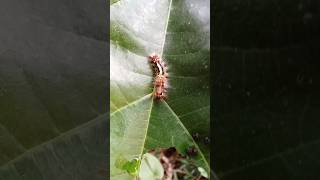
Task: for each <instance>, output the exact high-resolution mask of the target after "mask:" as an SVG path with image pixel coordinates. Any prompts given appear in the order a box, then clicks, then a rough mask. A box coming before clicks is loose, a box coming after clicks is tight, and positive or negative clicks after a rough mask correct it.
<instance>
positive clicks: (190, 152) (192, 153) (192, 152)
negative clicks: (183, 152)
mask: <svg viewBox="0 0 320 180" xmlns="http://www.w3.org/2000/svg"><path fill="white" fill-rule="evenodd" d="M197 154H198V151H197V149H196V148H195V147H194V146H190V147H188V148H187V155H188V156H190V157H192V156H196V155H197Z"/></svg>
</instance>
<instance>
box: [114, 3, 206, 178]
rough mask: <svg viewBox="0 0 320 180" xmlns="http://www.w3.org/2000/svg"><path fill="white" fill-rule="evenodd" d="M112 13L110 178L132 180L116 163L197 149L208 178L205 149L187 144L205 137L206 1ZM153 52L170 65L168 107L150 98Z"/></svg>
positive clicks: (131, 6) (121, 6) (124, 7)
mask: <svg viewBox="0 0 320 180" xmlns="http://www.w3.org/2000/svg"><path fill="white" fill-rule="evenodd" d="M110 9H111V21H112V24H113V26H112V27H111V31H110V34H111V44H110V54H111V57H110V60H111V62H110V73H111V76H110V90H111V92H110V112H111V116H110V117H111V119H110V126H111V133H110V141H111V152H110V153H111V154H110V157H111V158H110V172H111V179H133V177H132V176H130V175H128V174H127V173H126V172H125V171H123V170H121V169H119V168H116V167H115V162H116V161H117V159H119V158H120V157H121V156H124V158H126V159H133V158H137V157H138V158H142V154H144V152H146V151H148V150H151V149H153V148H159V147H171V146H174V147H176V148H177V149H178V150H179V151H180V152H181V153H185V152H186V149H187V148H188V147H190V146H195V147H196V148H197V149H198V152H199V153H198V155H197V156H196V157H194V159H195V160H196V162H197V164H198V165H199V166H201V167H204V169H205V170H206V171H207V172H209V163H208V162H209V146H207V145H205V144H204V143H203V140H200V141H199V142H195V141H194V140H193V139H192V137H191V134H193V133H195V132H197V133H199V134H200V135H201V137H206V136H209V131H210V129H209V127H210V118H209V116H210V92H209V67H210V62H209V59H210V47H209V39H210V33H209V31H210V28H209V20H210V17H209V1H208V0H203V1H197V0H188V1H185V0H173V1H170V0H166V1H163V0H155V1H149V0H141V1H128V0H122V1H120V2H118V3H116V4H113V5H112V6H111V7H110ZM114 27H117V28H114ZM152 52H156V53H158V54H159V55H161V56H162V57H163V58H164V59H165V61H166V63H167V64H168V68H169V70H168V73H169V84H170V88H169V89H168V98H167V99H166V100H157V99H154V98H153V85H152V83H153V72H152V68H151V67H150V64H149V62H148V59H147V57H148V55H149V54H150V53H152Z"/></svg>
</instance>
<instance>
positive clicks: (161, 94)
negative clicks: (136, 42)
mask: <svg viewBox="0 0 320 180" xmlns="http://www.w3.org/2000/svg"><path fill="white" fill-rule="evenodd" d="M149 60H150V62H151V65H152V67H153V70H154V71H153V73H154V76H155V78H154V83H153V84H154V89H155V90H154V97H155V98H157V99H165V98H166V94H167V88H168V74H167V65H166V64H165V63H164V61H163V60H162V59H161V58H160V57H159V56H158V55H157V54H156V53H152V54H150V55H149Z"/></svg>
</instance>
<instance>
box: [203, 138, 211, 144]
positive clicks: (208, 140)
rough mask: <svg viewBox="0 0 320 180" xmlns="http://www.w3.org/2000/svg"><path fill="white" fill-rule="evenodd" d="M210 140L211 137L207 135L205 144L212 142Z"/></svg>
mask: <svg viewBox="0 0 320 180" xmlns="http://www.w3.org/2000/svg"><path fill="white" fill-rule="evenodd" d="M210 142H211V139H210V138H209V137H205V138H204V144H207V145H208V144H210Z"/></svg>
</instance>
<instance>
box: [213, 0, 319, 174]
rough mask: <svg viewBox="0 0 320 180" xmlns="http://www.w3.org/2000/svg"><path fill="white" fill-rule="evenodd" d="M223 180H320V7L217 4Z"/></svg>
mask: <svg viewBox="0 0 320 180" xmlns="http://www.w3.org/2000/svg"><path fill="white" fill-rule="evenodd" d="M213 6H214V8H213V9H212V11H211V12H212V15H213V21H212V23H213V30H214V31H213V42H212V43H213V48H212V49H213V62H214V70H213V71H214V73H213V80H212V82H213V93H212V99H213V100H212V102H213V127H214V128H213V130H212V131H213V152H212V155H213V160H214V161H213V162H212V163H213V168H214V170H215V171H216V172H217V174H218V176H219V179H220V180H234V179H236V180H258V179H259V180H279V179H281V180H287V179H288V180H295V179H299V180H301V179H319V178H320V172H319V169H320V131H319V129H320V121H319V119H320V118H319V117H320V116H319V112H320V94H319V92H320V86H319V83H320V63H319V57H320V51H319V40H320V36H319V25H320V24H319V22H320V14H319V13H320V12H319V10H320V1H316V0H228V1H214V3H213Z"/></svg>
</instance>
